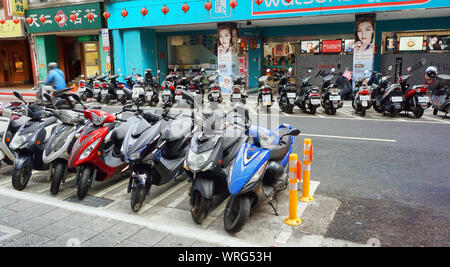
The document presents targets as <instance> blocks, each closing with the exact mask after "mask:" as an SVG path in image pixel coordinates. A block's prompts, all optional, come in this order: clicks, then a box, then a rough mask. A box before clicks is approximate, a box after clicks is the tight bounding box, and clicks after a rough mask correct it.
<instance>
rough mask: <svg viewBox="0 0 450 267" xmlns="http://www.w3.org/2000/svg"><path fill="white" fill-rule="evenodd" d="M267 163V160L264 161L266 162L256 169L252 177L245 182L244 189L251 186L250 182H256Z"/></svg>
mask: <svg viewBox="0 0 450 267" xmlns="http://www.w3.org/2000/svg"><path fill="white" fill-rule="evenodd" d="M268 163H269V162H268V161H266V163H264V164H263V165H262V166H261V167H260V168H259V169H258V171H256V172H255V174H253V176H252V178H251V179H250V180H249V181H248V182H247V184H245V186H244V190H245V189H246V188H247V187H249V186H251V185H252V184H254V183H256V182H257V181H258V180H259V179H260V178H261V176H262V175H263V174H264V171H265V170H266V167H267V164H268Z"/></svg>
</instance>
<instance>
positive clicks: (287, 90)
mask: <svg viewBox="0 0 450 267" xmlns="http://www.w3.org/2000/svg"><path fill="white" fill-rule="evenodd" d="M291 73H292V68H289V70H288V71H287V73H285V74H284V75H283V76H282V77H281V79H280V82H279V83H278V103H279V106H280V109H281V111H283V112H286V113H292V112H293V111H294V106H295V101H296V100H297V86H296V85H295V84H291V82H290V79H291Z"/></svg>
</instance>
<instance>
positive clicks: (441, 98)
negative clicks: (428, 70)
mask: <svg viewBox="0 0 450 267" xmlns="http://www.w3.org/2000/svg"><path fill="white" fill-rule="evenodd" d="M436 78H437V81H439V83H438V85H437V87H436V88H433V90H432V91H431V103H432V105H433V115H437V114H438V112H439V111H441V112H444V113H445V117H447V114H448V113H449V112H450V75H447V74H439V75H437V76H436Z"/></svg>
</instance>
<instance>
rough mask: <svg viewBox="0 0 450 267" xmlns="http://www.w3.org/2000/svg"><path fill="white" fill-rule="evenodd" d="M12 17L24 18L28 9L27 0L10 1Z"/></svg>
mask: <svg viewBox="0 0 450 267" xmlns="http://www.w3.org/2000/svg"><path fill="white" fill-rule="evenodd" d="M8 4H9V14H10V16H11V17H24V16H25V9H27V0H8Z"/></svg>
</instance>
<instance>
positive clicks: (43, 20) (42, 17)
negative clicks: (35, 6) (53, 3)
mask: <svg viewBox="0 0 450 267" xmlns="http://www.w3.org/2000/svg"><path fill="white" fill-rule="evenodd" d="M39 20H40V21H41V22H42V23H44V22H45V21H46V19H45V17H44V15H42V16H41V17H40V18H39Z"/></svg>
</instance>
